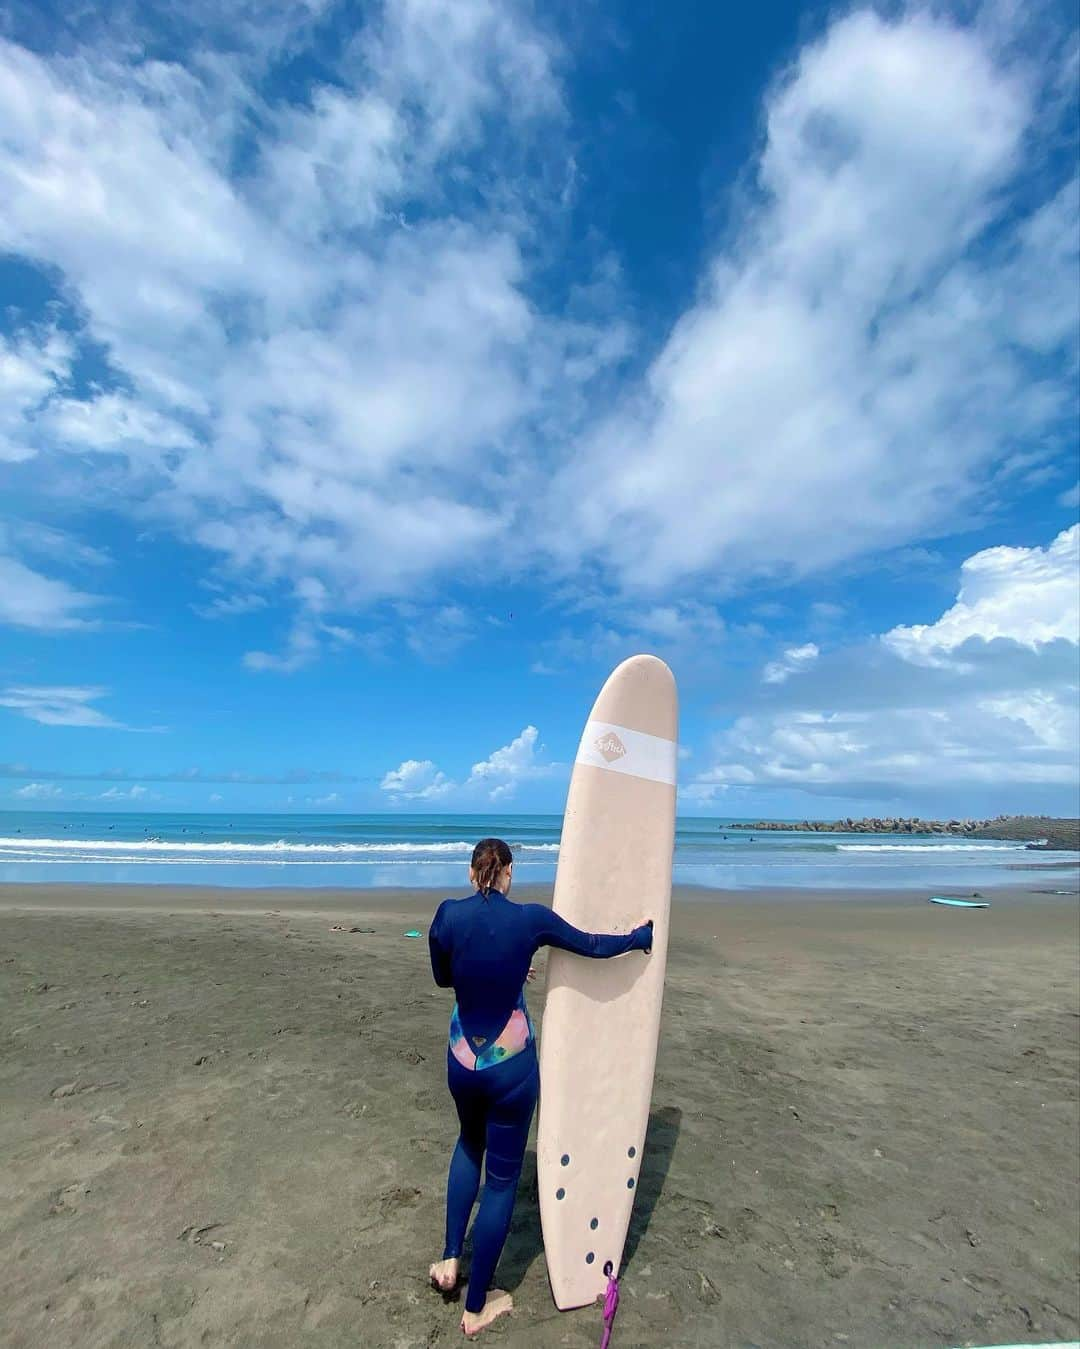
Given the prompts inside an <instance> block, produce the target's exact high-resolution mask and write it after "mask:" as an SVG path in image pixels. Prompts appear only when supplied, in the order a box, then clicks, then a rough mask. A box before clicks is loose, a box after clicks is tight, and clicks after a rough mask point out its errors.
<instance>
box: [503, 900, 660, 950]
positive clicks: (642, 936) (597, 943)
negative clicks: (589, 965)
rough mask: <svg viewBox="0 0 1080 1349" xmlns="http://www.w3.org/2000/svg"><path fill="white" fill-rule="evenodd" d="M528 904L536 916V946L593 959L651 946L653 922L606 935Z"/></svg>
mask: <svg viewBox="0 0 1080 1349" xmlns="http://www.w3.org/2000/svg"><path fill="white" fill-rule="evenodd" d="M527 907H528V908H529V910H530V914H531V916H532V918H533V924H534V926H533V939H534V941H535V942H536V945H537V946H554V947H556V948H557V949H558V950H560V951H570V952H572V953H573V954H574V955H576V956H590V957H591V958H592V959H594V960H608V959H610V958H611V957H612V956H621V955H624V954H625V953H626V952H627V951H650V950H651V949H652V924H651V923H643V924H642V925H641V926H640V927H636V928H634V930H633V932H627V933H626V934H618V935H614V936H605V935H603V934H601V933H596V932H583V931H582V930H581V928H579V927H574V925H573V924H572V923H568V922H567V921H566V919H565V918H560V917H559V915H558V914H557V913H553V912H552V911H551V910H550V909H546V908H545V907H544V906H543V905H542V904H529V905H528V906H527Z"/></svg>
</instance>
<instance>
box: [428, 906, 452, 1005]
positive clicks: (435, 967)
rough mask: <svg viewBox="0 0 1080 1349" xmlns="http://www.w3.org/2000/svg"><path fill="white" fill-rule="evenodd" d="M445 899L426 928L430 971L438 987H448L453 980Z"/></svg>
mask: <svg viewBox="0 0 1080 1349" xmlns="http://www.w3.org/2000/svg"><path fill="white" fill-rule="evenodd" d="M445 914H446V901H445V900H444V901H443V902H442V903H441V904H440V905H439V907H438V909H436V911H435V917H434V918H433V919H432V920H431V927H430V928H429V929H428V950H429V951H430V952H431V973H432V974H433V975H434V976H435V982H436V983H437V984H438V985H439V987H440V988H449V987H450V986H451V985H452V984H453V982H454V980H453V976H452V975H451V973H450V951H449V949H448V948H447V946H446V945H445V941H446V921H445Z"/></svg>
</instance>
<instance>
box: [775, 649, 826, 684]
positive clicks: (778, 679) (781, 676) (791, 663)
mask: <svg viewBox="0 0 1080 1349" xmlns="http://www.w3.org/2000/svg"><path fill="white" fill-rule="evenodd" d="M820 654H821V653H820V651H819V650H818V648H817V646H816V645H815V644H814V643H813V642H806V643H805V644H804V645H803V646H789V647H788V649H787V650H786V651H785V652H784V654H783V655H782V656H781V657H780V659H779V660H772V661H770V662H769V663H768V665H766V666H765V669H764V670H763V671H762V675H761V677H762V679H764V681H765V683H766V684H782V683H783V682H784V681H785V679H790V678H791V676H792V675H793V674H799V673H800V671H803V670H806V669H808V668H809V667H810V666H811V665H812V664H813V663H814V661H816V660H817V658H818V656H819V655H820Z"/></svg>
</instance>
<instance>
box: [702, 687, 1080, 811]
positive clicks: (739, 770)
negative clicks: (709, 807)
mask: <svg viewBox="0 0 1080 1349" xmlns="http://www.w3.org/2000/svg"><path fill="white" fill-rule="evenodd" d="M1078 737H1080V722H1078V720H1077V715H1076V702H1075V691H1074V696H1073V697H1072V698H1067V697H1063V696H1061V695H1059V694H1056V693H1055V692H1053V691H1051V690H1039V689H1034V690H1030V691H1029V692H1027V693H1025V694H1018V695H1016V696H1014V697H1011V698H996V699H995V698H980V699H974V700H972V701H971V702H970V703H964V702H957V703H954V704H951V705H950V706H948V707H897V708H883V709H881V710H879V711H876V712H844V711H837V712H817V713H813V712H781V713H775V714H772V715H757V716H747V717H740V718H739V719H738V720H737V721H736V722H735V724H734V725H733V726H732V728H731V729H730V730H729V731H727V732H725V733H724V734H723V735H722V736H721V737H719V738H718V741H717V743H716V744H715V745H714V751H715V753H716V755H717V756H718V757H717V762H715V763H714V765H713V766H712V767H711V768H710V769H708V770H707V771H706V772H705V773H702V774H700V775H698V777H697V778H696V779H695V781H694V784H693V786H694V790H693V791H692V792H691V793H690V796H691V799H696V800H698V801H703V800H715V799H716V798H717V794H718V793H722V792H723V791H724V790H725V789H726V788H730V787H748V786H755V787H777V788H779V787H783V788H789V789H796V790H802V791H807V792H814V793H818V794H824V795H837V796H851V795H860V794H863V795H873V794H882V793H883V794H886V795H895V794H896V793H897V792H899V791H901V790H905V791H920V790H921V791H923V792H926V791H936V790H939V789H944V790H948V791H953V792H955V791H956V790H957V789H962V788H965V787H980V788H983V787H994V786H995V785H999V784H1000V785H1009V786H1016V787H1046V786H1055V785H1056V786H1060V787H1069V786H1073V785H1074V784H1075V783H1076V780H1077V768H1076V751H1075V746H1076V743H1077V738H1078Z"/></svg>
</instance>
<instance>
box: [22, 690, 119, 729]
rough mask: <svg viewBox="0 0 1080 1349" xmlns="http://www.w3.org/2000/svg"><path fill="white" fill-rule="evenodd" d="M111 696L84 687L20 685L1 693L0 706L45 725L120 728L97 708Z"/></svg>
mask: <svg viewBox="0 0 1080 1349" xmlns="http://www.w3.org/2000/svg"><path fill="white" fill-rule="evenodd" d="M107 693H108V689H103V688H95V687H90V686H83V685H70V684H68V685H48V686H43V685H17V686H12V687H9V688H6V689H3V690H0V707H9V708H11V709H12V711H14V712H18V713H20V714H21V715H22V716H24V717H27V718H29V720H30V721H38V722H41V723H42V725H44V726H94V727H101V728H105V727H113V728H118V727H120V726H121V723H120V722H118V721H114V720H113V719H112V717H110V716H108V715H106V713H104V712H102V711H101V709H100V708H97V707H94V706H93V704H94V703H95V702H97V701H98V700H99V699H101V698H104V697H105V696H106V694H107Z"/></svg>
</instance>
